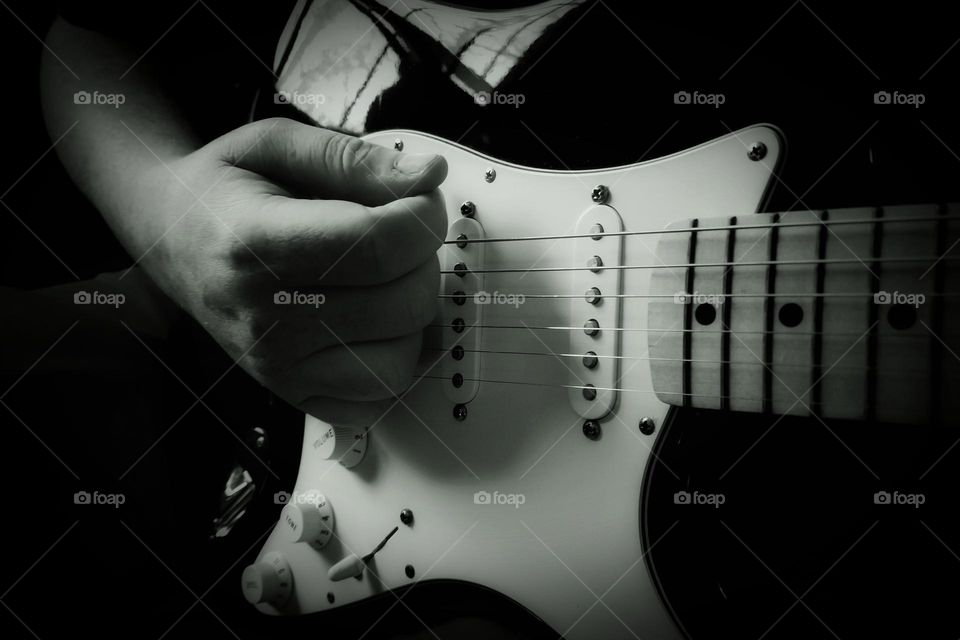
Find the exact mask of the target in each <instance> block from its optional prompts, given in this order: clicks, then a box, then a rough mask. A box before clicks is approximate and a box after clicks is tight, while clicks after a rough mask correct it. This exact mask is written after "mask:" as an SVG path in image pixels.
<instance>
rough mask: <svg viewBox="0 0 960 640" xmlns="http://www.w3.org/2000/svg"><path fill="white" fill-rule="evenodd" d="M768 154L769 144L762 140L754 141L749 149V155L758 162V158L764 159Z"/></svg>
mask: <svg viewBox="0 0 960 640" xmlns="http://www.w3.org/2000/svg"><path fill="white" fill-rule="evenodd" d="M766 155H767V145H765V144H763V143H762V142H754V143H753V144H752V145H750V149H749V150H748V151H747V157H748V158H750V159H751V160H753V161H754V162H757V161H758V160H763V159H764V158H765V157H766Z"/></svg>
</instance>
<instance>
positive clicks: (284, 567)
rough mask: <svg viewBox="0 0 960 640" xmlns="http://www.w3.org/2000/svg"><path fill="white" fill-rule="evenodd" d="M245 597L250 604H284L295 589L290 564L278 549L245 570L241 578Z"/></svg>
mask: <svg viewBox="0 0 960 640" xmlns="http://www.w3.org/2000/svg"><path fill="white" fill-rule="evenodd" d="M241 582H242V586H243V597H245V598H246V599H247V602H249V603H250V604H263V603H269V604H272V605H275V606H282V605H283V604H284V603H286V601H287V600H289V599H290V593H291V592H292V591H293V576H292V574H291V573H290V565H289V564H287V561H286V559H285V558H284V557H283V555H282V554H280V553H279V552H277V551H271V552H270V553H268V554H266V555H264V556H263V559H262V560H260V561H258V562H255V563H253V564H251V565H250V566H248V567H247V568H246V569H244V570H243V576H242V578H241Z"/></svg>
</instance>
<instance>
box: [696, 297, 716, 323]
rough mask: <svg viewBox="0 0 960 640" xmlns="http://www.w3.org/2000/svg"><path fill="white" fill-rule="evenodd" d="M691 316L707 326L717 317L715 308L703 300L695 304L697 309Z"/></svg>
mask: <svg viewBox="0 0 960 640" xmlns="http://www.w3.org/2000/svg"><path fill="white" fill-rule="evenodd" d="M693 316H694V317H695V318H696V319H697V322H699V323H700V324H702V325H703V326H707V325H708V324H711V323H712V322H713V321H714V320H716V319H717V310H716V309H715V308H714V306H713V305H712V304H707V303H706V302H704V303H703V304H701V305H697V309H696V310H695V311H694V312H693Z"/></svg>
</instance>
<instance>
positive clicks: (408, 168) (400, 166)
mask: <svg viewBox="0 0 960 640" xmlns="http://www.w3.org/2000/svg"><path fill="white" fill-rule="evenodd" d="M436 157H437V156H436V154H433V153H402V154H400V157H399V158H398V159H397V162H396V164H394V167H395V168H396V170H397V171H399V172H400V173H405V174H407V175H411V176H415V175H417V174H418V173H421V172H423V170H424V169H426V168H427V166H428V165H429V164H430V163H431V162H433V161H434V160H435V159H436Z"/></svg>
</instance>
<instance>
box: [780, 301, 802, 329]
mask: <svg viewBox="0 0 960 640" xmlns="http://www.w3.org/2000/svg"><path fill="white" fill-rule="evenodd" d="M777 317H779V318H780V322H781V324H783V326H785V327H795V326H797V325H799V324H800V323H801V322H803V308H802V307H801V306H800V305H798V304H797V303H796V302H788V303H787V304H785V305H783V306H782V307H780V313H778V314H777Z"/></svg>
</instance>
